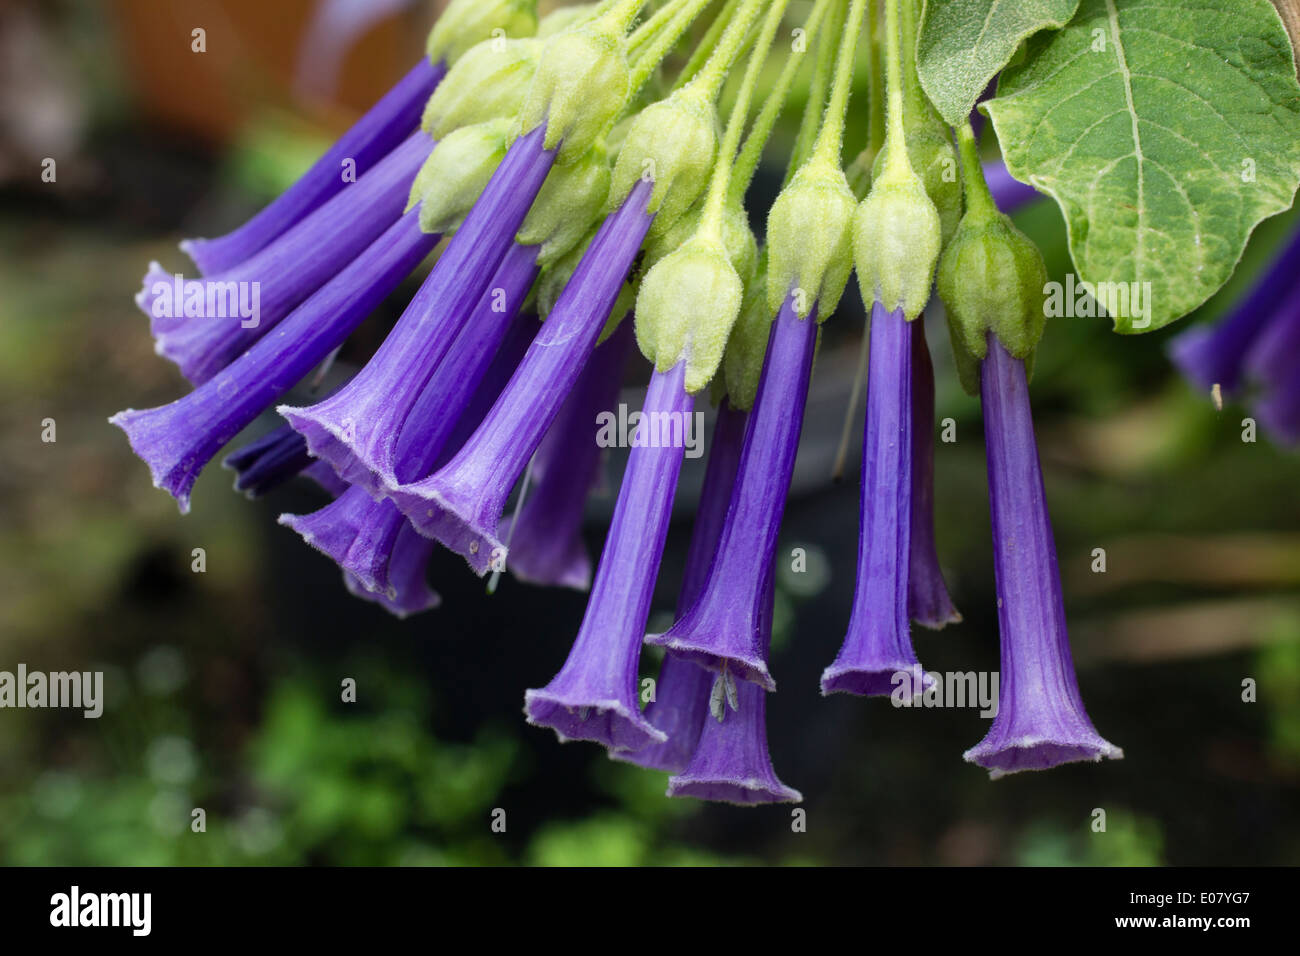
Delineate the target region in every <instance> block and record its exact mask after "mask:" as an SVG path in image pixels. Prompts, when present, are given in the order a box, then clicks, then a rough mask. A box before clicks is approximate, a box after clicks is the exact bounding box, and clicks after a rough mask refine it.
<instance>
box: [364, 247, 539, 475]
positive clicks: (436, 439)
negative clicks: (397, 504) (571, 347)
mask: <svg viewBox="0 0 1300 956" xmlns="http://www.w3.org/2000/svg"><path fill="white" fill-rule="evenodd" d="M536 278H537V247H536V246H522V245H519V244H518V243H515V244H513V245H511V247H510V248H509V249H508V250H507V251H506V254H505V258H503V259H502V260H501V265H500V266H499V267H498V268H497V271H496V275H494V276H493V277H492V281H491V283H489V286H488V288H487V289H484V290H483V295H482V297H481V298H480V299H479V302H478V305H477V306H476V307H475V309H474V312H473V314H472V315H471V316H470V318H469V321H468V322H467V323H466V324H465V326H464V328H462V329H461V330H460V334H458V335H457V336H456V339H455V341H454V342H452V344H451V347H450V348H449V349H448V351H447V356H446V357H445V358H444V359H443V360H442V362H441V363H440V364H439V365H438V368H437V369H436V370H435V371H434V373H433V375H432V376H431V377H430V379H429V381H428V382H427V383H426V384H425V387H424V391H422V392H421V393H420V396H419V398H417V399H416V400H415V403H414V405H412V407H411V413H410V414H409V415H408V416H407V417H406V421H405V422H404V423H403V424H402V428H401V431H400V432H399V434H398V436H397V442H396V444H395V445H394V446H393V477H394V478H395V481H394V483H393V484H394V486H397V485H400V484H402V483H404V482H410V481H417V480H419V479H421V478H425V477H428V475H429V473H430V472H431V471H432V470H433V467H434V464H435V463H436V462H437V461H438V459H439V453H440V452H441V451H442V449H443V446H444V445H445V444H446V443H447V439H448V438H449V437H450V435H451V433H452V431H453V430H454V428H455V425H456V423H457V422H459V421H460V420H461V417H462V414H463V412H464V411H465V408H466V406H467V405H468V404H469V402H470V401H471V399H472V398H473V396H474V392H475V389H476V387H477V386H478V384H479V382H480V380H482V379H483V377H484V375H485V374H486V372H487V370H488V367H489V366H490V365H491V363H492V361H493V357H494V356H495V355H496V354H497V352H498V350H499V349H500V348H501V343H502V341H503V340H504V339H505V338H506V335H507V333H508V332H509V330H510V328H511V327H512V324H513V323H514V322H515V320H516V318H517V316H518V315H519V309H520V307H521V306H522V305H523V303H524V299H525V298H526V297H527V296H528V290H529V289H530V288H532V285H533V280H534V279H536ZM527 325H528V328H529V330H530V331H535V330H536V329H537V321H536V319H533V318H530V319H529V321H528V323H527ZM511 370H512V371H513V367H512V369H511ZM504 384H505V382H504V381H502V382H498V383H497V387H496V390H495V391H494V392H493V393H492V398H493V399H495V398H496V396H497V395H498V394H499V393H500V391H501V387H502V386H503V385H504ZM485 411H486V410H485ZM481 419H482V415H480V416H479V420H481ZM475 424H477V421H476V422H475ZM367 474H369V473H368V472H367ZM385 492H386V489H385Z"/></svg>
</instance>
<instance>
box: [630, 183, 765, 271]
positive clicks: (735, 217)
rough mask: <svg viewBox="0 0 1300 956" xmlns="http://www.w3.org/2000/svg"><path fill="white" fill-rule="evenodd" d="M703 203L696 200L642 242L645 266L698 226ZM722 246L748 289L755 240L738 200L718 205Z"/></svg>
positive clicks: (681, 242)
mask: <svg viewBox="0 0 1300 956" xmlns="http://www.w3.org/2000/svg"><path fill="white" fill-rule="evenodd" d="M703 211H704V202H703V200H702V199H701V200H700V201H699V202H696V204H695V205H694V206H692V207H691V208H690V209H689V210H688V211H687V212H686V214H685V215H684V216H682V217H681V218H680V219H678V220H677V222H676V223H675V224H674V225H673V226H672V227H671V228H670V229H669V230H668V231H667V232H665V233H664V234H663V235H661V236H659V237H658V238H656V239H653V240H652V241H651V242H649V243H647V244H646V256H645V266H646V268H647V269H648V268H651V267H652V266H654V264H655V263H656V262H658V261H659V260H660V259H662V258H663V257H664V256H666V255H668V254H670V253H671V252H673V251H674V250H676V249H677V248H678V247H680V246H683V245H685V244H686V243H687V242H688V241H690V238H691V237H692V236H693V235H695V233H696V231H697V230H698V229H699V226H700V216H701V214H702V213H703ZM722 247H723V248H724V249H726V250H727V258H728V259H730V260H731V265H732V268H734V269H735V270H736V275H738V276H740V281H741V282H743V283H744V284H745V286H746V288H748V286H749V284H750V282H751V281H753V278H754V273H755V271H756V270H757V268H758V240H757V239H755V238H754V230H753V229H751V228H750V225H749V214H748V213H746V212H745V208H744V206H742V205H741V204H740V203H738V202H730V201H729V202H727V203H726V204H725V205H724V206H723V207H722Z"/></svg>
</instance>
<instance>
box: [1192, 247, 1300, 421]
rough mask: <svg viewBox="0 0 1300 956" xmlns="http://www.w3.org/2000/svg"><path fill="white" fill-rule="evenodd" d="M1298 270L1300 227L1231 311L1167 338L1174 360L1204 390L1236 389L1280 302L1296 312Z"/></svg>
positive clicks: (1298, 308)
mask: <svg viewBox="0 0 1300 956" xmlns="http://www.w3.org/2000/svg"><path fill="white" fill-rule="evenodd" d="M1297 273H1300V229H1297V230H1296V231H1295V233H1294V235H1292V237H1291V239H1290V241H1288V242H1287V244H1286V245H1285V246H1284V247H1283V248H1282V251H1281V253H1279V255H1278V256H1277V258H1276V259H1275V260H1274V262H1273V264H1272V265H1270V266H1269V267H1268V269H1267V271H1265V273H1264V275H1263V277H1262V278H1261V279H1260V281H1259V282H1257V283H1256V284H1255V285H1254V287H1253V288H1252V289H1251V291H1250V294H1249V295H1247V296H1246V298H1245V299H1243V300H1242V302H1241V304H1240V305H1238V306H1237V307H1236V308H1235V309H1233V311H1232V313H1231V314H1230V315H1228V316H1227V317H1226V318H1225V319H1223V320H1221V321H1219V322H1217V323H1215V324H1214V325H1210V326H1203V325H1202V326H1196V327H1194V328H1191V329H1188V330H1187V331H1186V332H1184V333H1182V334H1181V335H1179V336H1177V337H1176V338H1174V339H1173V340H1172V341H1171V342H1170V345H1169V357H1170V358H1171V359H1172V360H1173V363H1174V364H1175V365H1176V366H1178V369H1179V370H1180V371H1181V372H1182V373H1183V375H1185V376H1187V378H1189V379H1191V380H1192V382H1193V383H1195V384H1196V385H1197V386H1198V387H1200V388H1202V389H1204V390H1205V391H1207V392H1208V391H1210V390H1211V389H1212V388H1213V387H1214V386H1215V385H1218V386H1219V389H1220V390H1221V392H1222V393H1223V394H1225V395H1231V394H1233V393H1234V392H1236V391H1237V390H1238V389H1239V388H1240V387H1241V385H1242V384H1243V381H1244V380H1245V378H1246V377H1247V372H1248V369H1247V367H1246V366H1247V358H1248V357H1249V356H1250V355H1251V353H1252V350H1253V349H1254V347H1255V344H1256V342H1257V341H1258V340H1259V339H1260V337H1261V333H1263V331H1264V330H1265V329H1266V328H1267V327H1268V326H1270V325H1271V324H1272V322H1273V319H1274V316H1276V315H1277V314H1278V312H1279V307H1280V308H1281V311H1283V312H1285V311H1286V310H1287V308H1288V304H1287V302H1286V300H1287V299H1289V308H1290V310H1291V311H1292V312H1293V313H1295V312H1297V311H1300V295H1298V294H1296V293H1295V292H1293V287H1294V285H1295V279H1296V274H1297ZM1288 293H1290V295H1289V296H1288Z"/></svg>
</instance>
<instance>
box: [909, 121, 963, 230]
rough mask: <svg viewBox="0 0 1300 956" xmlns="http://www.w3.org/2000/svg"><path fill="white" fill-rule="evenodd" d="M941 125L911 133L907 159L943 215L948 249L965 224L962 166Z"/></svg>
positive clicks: (925, 126)
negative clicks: (962, 213) (959, 226)
mask: <svg viewBox="0 0 1300 956" xmlns="http://www.w3.org/2000/svg"><path fill="white" fill-rule="evenodd" d="M939 122H940V125H939V126H937V127H936V126H934V125H932V124H930V123H924V124H918V125H917V127H916V128H915V129H912V130H908V133H907V156H908V158H909V159H910V160H911V161H912V168H913V169H914V170H916V172H917V175H919V176H920V177H921V182H923V183H925V192H926V195H928V196H929V197H930V201H931V202H933V203H934V207H935V209H936V210H937V211H938V213H939V227H940V242H941V243H942V245H945V246H946V245H947V244H948V240H950V239H951V238H952V236H953V233H954V232H956V231H957V223H958V222H960V221H961V195H962V193H961V176H960V175H959V173H960V170H961V166H959V165H958V163H957V150H956V148H955V147H954V146H953V145H952V137H951V136H950V135H949V134H948V128H947V127H946V126H943V125H942V122H943V121H942V120H940V121H939Z"/></svg>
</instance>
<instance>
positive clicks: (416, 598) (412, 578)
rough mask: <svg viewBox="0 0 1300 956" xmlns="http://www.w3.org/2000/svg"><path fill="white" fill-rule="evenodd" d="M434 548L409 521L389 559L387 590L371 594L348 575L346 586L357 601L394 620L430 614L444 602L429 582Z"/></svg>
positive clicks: (405, 523)
mask: <svg viewBox="0 0 1300 956" xmlns="http://www.w3.org/2000/svg"><path fill="white" fill-rule="evenodd" d="M433 548H434V544H433V542H432V541H430V540H429V539H428V538H426V537H425V536H424V535H422V534H420V533H419V532H418V531H416V530H415V528H413V527H411V523H410V522H409V521H403V522H402V526H401V530H399V531H398V532H397V539H396V540H395V541H394V542H393V546H392V554H391V555H390V556H389V559H388V582H389V583H388V588H387V589H386V590H383V591H371V590H368V589H367V588H366V586H365V585H364V584H362V583H361V581H360V579H358V578H357V577H356V575H353V574H350V573H348V572H346V571H345V572H344V573H343V583H344V585H345V586H346V587H347V589H348V591H349V592H351V593H352V594H353V595H355V596H356V597H359V598H361V599H362V600H363V601H374V602H375V603H376V604H378V605H379V606H380V607H382V608H383V609H384V610H385V611H387V612H388V613H389V614H392V615H394V616H395V617H399V618H404V617H409V616H410V615H412V614H419V613H420V612H421V611H428V610H431V609H432V608H435V607H437V606H438V605H439V604H441V603H442V598H441V597H439V596H438V592H437V591H435V590H433V588H431V587H429V582H428V580H427V579H426V578H427V572H428V566H429V556H430V555H432V554H433Z"/></svg>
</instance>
